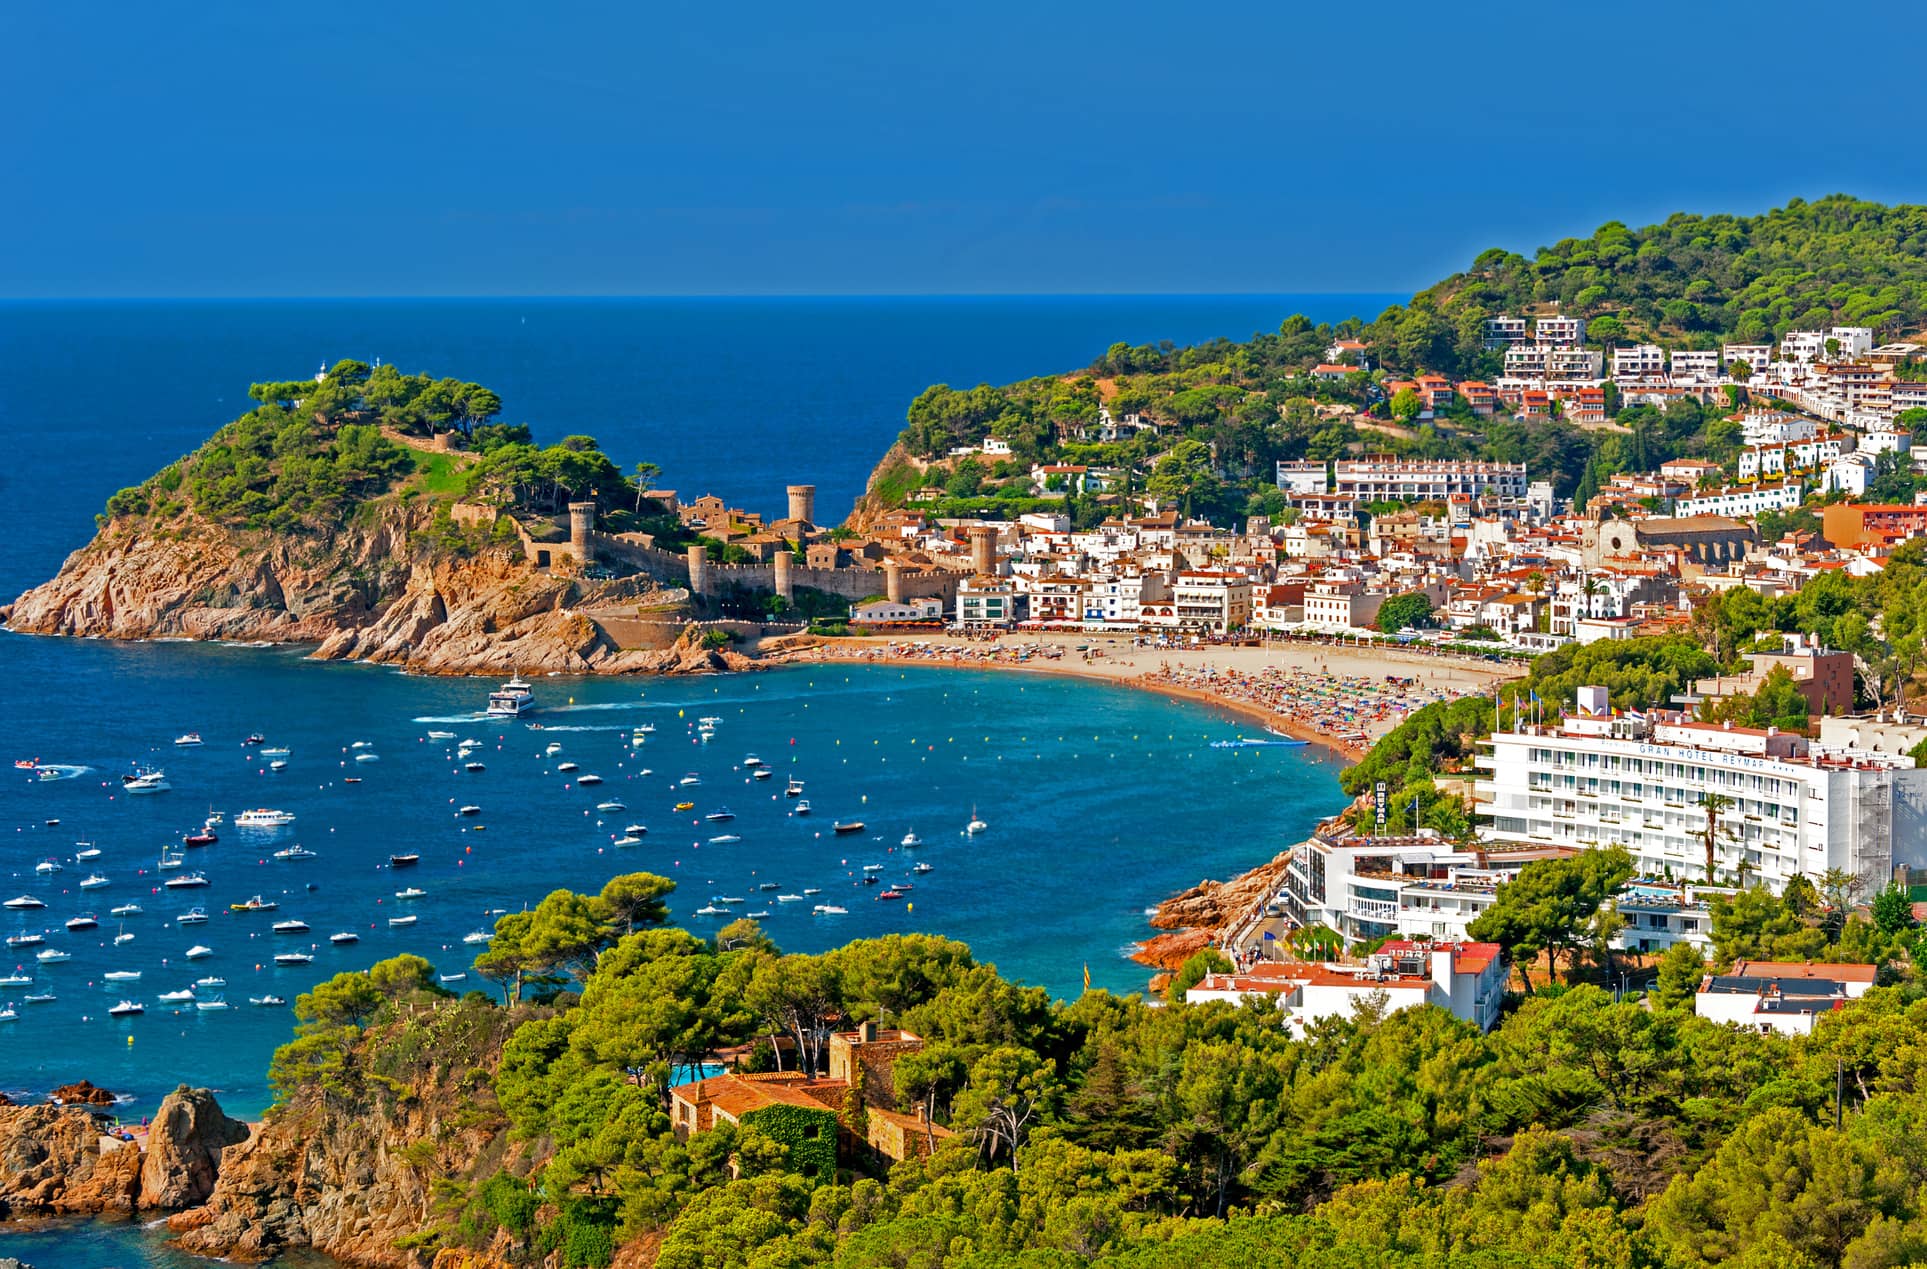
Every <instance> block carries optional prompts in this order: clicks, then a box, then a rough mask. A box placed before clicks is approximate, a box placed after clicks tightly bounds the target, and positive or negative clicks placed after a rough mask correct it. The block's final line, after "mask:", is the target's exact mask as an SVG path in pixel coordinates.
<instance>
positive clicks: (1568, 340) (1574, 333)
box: [1532, 317, 1586, 348]
mask: <svg viewBox="0 0 1927 1269" xmlns="http://www.w3.org/2000/svg"><path fill="white" fill-rule="evenodd" d="M1532 334H1533V338H1534V339H1536V340H1537V341H1538V342H1539V343H1542V344H1549V345H1551V346H1552V347H1554V348H1577V347H1578V346H1579V345H1581V344H1583V343H1585V342H1586V322H1585V319H1584V318H1580V317H1542V318H1540V319H1539V320H1538V321H1537V322H1534V323H1533V327H1532Z"/></svg>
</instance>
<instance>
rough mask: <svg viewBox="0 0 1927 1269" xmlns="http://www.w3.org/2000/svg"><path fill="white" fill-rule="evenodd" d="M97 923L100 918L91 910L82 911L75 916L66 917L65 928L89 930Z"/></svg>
mask: <svg viewBox="0 0 1927 1269" xmlns="http://www.w3.org/2000/svg"><path fill="white" fill-rule="evenodd" d="M99 924H100V918H99V917H97V916H95V915H94V914H93V913H91V912H83V913H81V914H80V915H79V916H77V917H69V918H67V928H68V929H70V930H91V929H94V928H95V927H97V926H98V925H99Z"/></svg>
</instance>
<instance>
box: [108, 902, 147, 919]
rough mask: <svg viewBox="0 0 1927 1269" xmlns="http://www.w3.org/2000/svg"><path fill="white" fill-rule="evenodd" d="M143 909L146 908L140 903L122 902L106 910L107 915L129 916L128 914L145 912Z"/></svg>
mask: <svg viewBox="0 0 1927 1269" xmlns="http://www.w3.org/2000/svg"><path fill="white" fill-rule="evenodd" d="M145 911H146V909H145V908H143V907H141V905H140V904H138V903H123V904H120V905H119V906H117V907H115V908H112V909H110V910H109V912H108V915H109V916H117V917H130V916H139V915H140V914H141V913H142V912H145Z"/></svg>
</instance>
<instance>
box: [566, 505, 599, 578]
mask: <svg viewBox="0 0 1927 1269" xmlns="http://www.w3.org/2000/svg"><path fill="white" fill-rule="evenodd" d="M593 532H595V504H594V503H593V502H572V503H570V504H569V549H570V550H571V551H573V552H574V553H575V562H576V563H577V564H580V565H582V566H583V567H585V568H586V567H588V566H589V565H591V564H593V563H595V543H594V542H593V541H592V540H591V539H590V536H589V535H590V534H592V533H593Z"/></svg>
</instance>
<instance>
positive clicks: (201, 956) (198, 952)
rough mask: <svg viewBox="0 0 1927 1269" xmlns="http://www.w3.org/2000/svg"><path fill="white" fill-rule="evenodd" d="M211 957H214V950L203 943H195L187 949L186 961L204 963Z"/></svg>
mask: <svg viewBox="0 0 1927 1269" xmlns="http://www.w3.org/2000/svg"><path fill="white" fill-rule="evenodd" d="M212 955H214V949H213V948H211V947H209V946H208V945H207V944H205V943H196V944H195V945H194V946H193V947H190V948H188V949H187V959H189V960H191V961H204V960H206V959H207V958H208V957H210V956H212Z"/></svg>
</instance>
